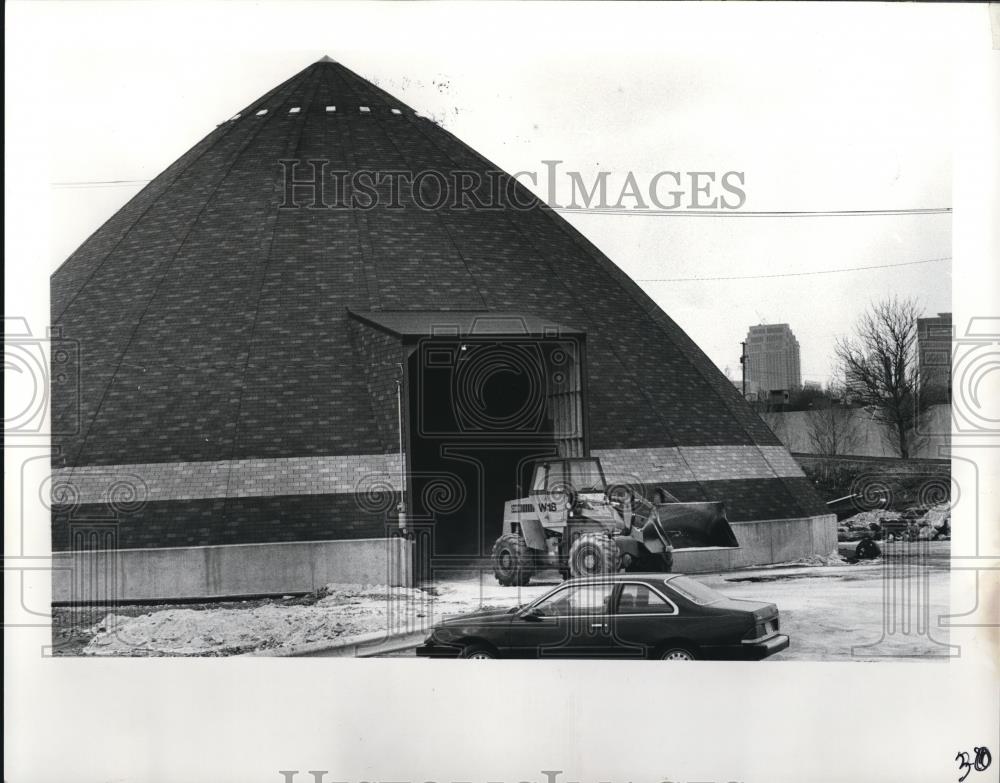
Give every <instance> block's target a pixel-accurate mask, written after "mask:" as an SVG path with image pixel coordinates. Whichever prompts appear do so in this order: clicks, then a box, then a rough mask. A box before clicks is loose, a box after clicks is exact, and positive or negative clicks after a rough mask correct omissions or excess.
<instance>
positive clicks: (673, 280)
mask: <svg viewBox="0 0 1000 783" xmlns="http://www.w3.org/2000/svg"><path fill="white" fill-rule="evenodd" d="M939 261H951V257H950V256H948V257H946V258H925V259H923V260H922V261H903V262H902V263H899V264H872V265H871V266H849V267H844V268H843V269H818V270H816V271H813V272H778V273H775V274H773V275H733V276H729V277H656V278H636V282H637V283H688V282H693V281H696V280H697V281H705V280H759V279H762V278H770V277H806V276H808V275H834V274H837V273H838V272H861V271H864V270H867V269H890V268H892V267H897V266H916V265H917V264H934V263H937V262H939Z"/></svg>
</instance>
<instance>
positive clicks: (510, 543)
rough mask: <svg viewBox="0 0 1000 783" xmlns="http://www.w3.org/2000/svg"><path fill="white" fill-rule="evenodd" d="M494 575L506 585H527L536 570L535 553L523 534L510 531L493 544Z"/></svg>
mask: <svg viewBox="0 0 1000 783" xmlns="http://www.w3.org/2000/svg"><path fill="white" fill-rule="evenodd" d="M492 560H493V575H494V576H495V577H496V578H497V581H498V582H499V583H500V584H502V585H503V586H504V587H509V586H511V585H526V584H528V582H529V581H531V575H532V574H533V573H534V572H535V554H534V552H532V551H531V549H530V548H529V547H528V542H527V541H525V540H524V539H523V538H522V537H521V536H517V535H513V534H511V533H508V534H507V535H505V536H500V538H498V539H497V541H496V543H495V544H494V545H493V556H492Z"/></svg>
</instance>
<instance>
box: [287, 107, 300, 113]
mask: <svg viewBox="0 0 1000 783" xmlns="http://www.w3.org/2000/svg"><path fill="white" fill-rule="evenodd" d="M300 111H302V107H301V106H293V107H292V108H290V109H289V110H288V113H289V114H298V113H299V112H300Z"/></svg>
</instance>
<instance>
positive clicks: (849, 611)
mask: <svg viewBox="0 0 1000 783" xmlns="http://www.w3.org/2000/svg"><path fill="white" fill-rule="evenodd" d="M847 551H851V548H845V553H846V552H847ZM886 553H887V555H888V556H887V557H884V558H882V559H879V560H876V561H871V562H867V563H858V564H854V565H842V566H824V567H774V568H762V569H756V570H752V571H739V572H731V573H726V574H704V575H699V576H698V577H697V578H698V579H700V580H701V581H703V582H704V583H706V584H708V585H710V586H712V587H713V588H715V589H717V590H719V591H721V592H723V593H725V594H726V595H729V596H732V597H734V598H749V599H754V600H760V601H768V602H771V603H774V604H777V606H778V609H779V611H780V612H781V625H782V631H783V632H784V633H787V634H788V635H789V637H790V638H791V646H790V647H789V649H788V650H786V651H784V652H782V653H779V654H778V655H775V656H773V657H772V658H770V659H768V660H771V661H777V660H799V661H817V660H841V661H852V660H854V661H866V660H868V661H872V660H885V659H887V658H888V659H899V658H907V659H913V660H927V659H928V658H940V659H941V660H946V656H947V652H948V648H947V646H946V645H947V641H948V633H947V629H945V628H939V627H938V623H939V621H938V617H939V615H942V614H945V613H947V612H948V600H949V572H948V557H949V544H948V542H929V543H925V544H921V545H920V546H919V547H918V546H917V545H916V544H912V545H905V544H899V545H893V546H889V547H886ZM476 581H477V580H476V579H475V577H467V578H465V579H464V580H462V579H456V580H453V583H459V582H463V584H462V587H463V589H465V590H471V589H474V585H475V584H476ZM545 581H546V582H547V584H545V585H538V586H537V587H536V585H532V586H531V587H529V588H528V589H527V590H524V589H522V590H521V591H520V593H521V595H520V597H518V596H517V593H518V591H517V590H515V589H514V588H506V590H509V591H510V598H509V599H508V601H507V605H513V604H515V603H520V602H522V601H525V600H530V598H531V597H534V595H537V594H540V593H541V592H543V591H544V590H548V589H550V587H551V585H552V584H556V583H557V581H558V580H556V579H552V580H545ZM487 587H488V586H487ZM498 590H499V591H503V590H504V588H498ZM498 590H495V589H492V588H490V589H489V593H488V595H489V599H490V600H489V603H490V604H492V605H500V604H503V595H502V592H501V594H500V595H499V596H498V595H497V592H498ZM919 591H923V592H919ZM526 593H530V595H527V596H526V595H525V594H526ZM907 595H908V596H909V602H908V603H907V601H906V600H905V599H906V596H907ZM924 595H926V600H924V598H923V597H922V596H924ZM928 627H929V628H930V629H931V630H930V633H929V634H928V633H927V632H926V629H927V628H928ZM412 655H413V652H412V650H409V651H404V652H397V653H392V654H390V655H389V656H386V657H406V656H412Z"/></svg>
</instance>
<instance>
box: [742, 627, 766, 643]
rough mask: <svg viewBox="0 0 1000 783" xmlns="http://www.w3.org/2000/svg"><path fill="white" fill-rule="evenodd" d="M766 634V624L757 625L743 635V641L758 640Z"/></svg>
mask: <svg viewBox="0 0 1000 783" xmlns="http://www.w3.org/2000/svg"><path fill="white" fill-rule="evenodd" d="M766 633H767V628H766V623H757V624H756V625H755V626H754V627H753V628H751V629H750V630H749V631H747V632H746V633H745V634H743V641H745V642H748V641H751V640H753V639H759V638H760V637H762V636H764V635H765V634H766Z"/></svg>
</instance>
